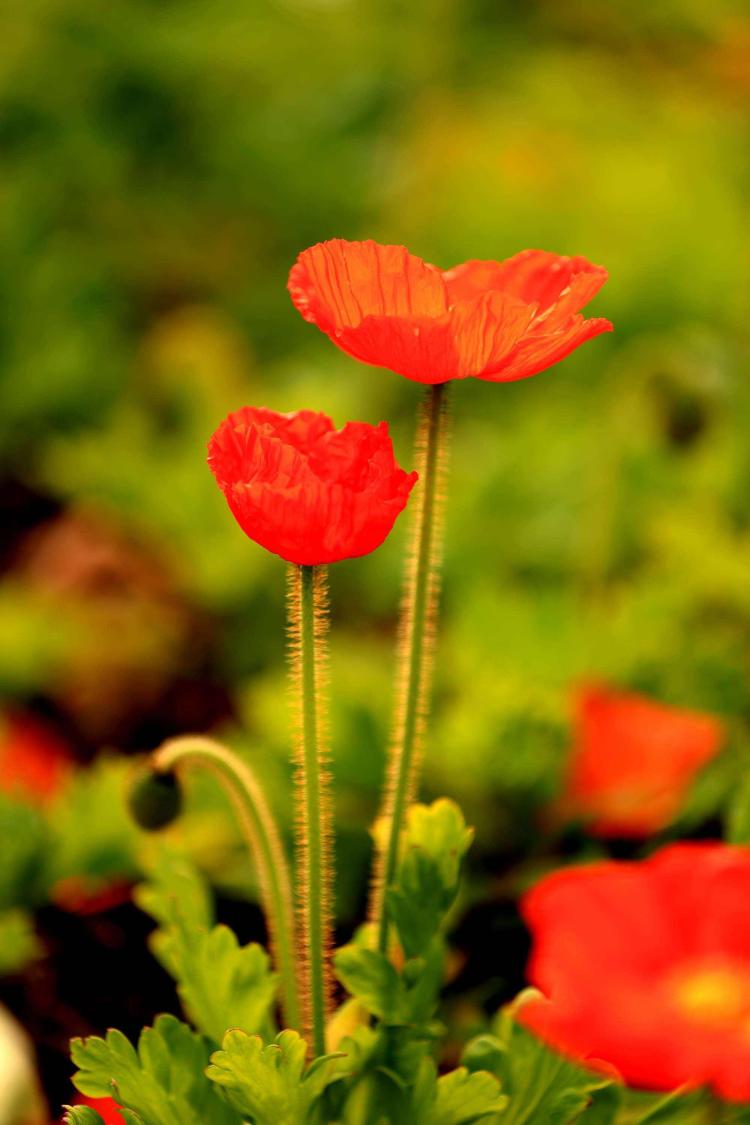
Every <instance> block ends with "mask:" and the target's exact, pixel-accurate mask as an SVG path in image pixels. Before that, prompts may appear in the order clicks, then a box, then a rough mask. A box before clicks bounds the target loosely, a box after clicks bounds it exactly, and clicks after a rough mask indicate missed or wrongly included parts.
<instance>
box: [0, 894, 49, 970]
mask: <svg viewBox="0 0 750 1125" xmlns="http://www.w3.org/2000/svg"><path fill="white" fill-rule="evenodd" d="M40 953H41V945H40V943H39V940H38V938H37V936H36V933H35V932H34V920H33V918H32V917H31V915H30V914H27V913H26V911H25V910H8V911H6V912H5V913H3V914H0V976H5V975H7V974H9V973H16V972H18V971H19V970H20V969H23V968H24V966H25V965H28V963H29V962H30V961H33V960H34V959H35V958H36V957H38V956H39V954H40Z"/></svg>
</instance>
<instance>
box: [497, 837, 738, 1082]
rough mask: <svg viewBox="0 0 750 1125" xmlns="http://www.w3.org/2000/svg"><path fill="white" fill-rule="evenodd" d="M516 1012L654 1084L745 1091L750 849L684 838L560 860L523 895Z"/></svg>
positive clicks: (546, 1035)
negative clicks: (622, 856)
mask: <svg viewBox="0 0 750 1125" xmlns="http://www.w3.org/2000/svg"><path fill="white" fill-rule="evenodd" d="M522 912H523V915H524V918H525V919H526V922H527V924H528V925H529V927H530V928H531V931H532V935H533V949H532V954H531V960H530V963H529V970H528V975H529V978H530V980H531V983H532V984H534V985H535V986H536V987H537V988H539V989H540V990H541V992H542V993H543V996H544V998H539V999H532V1000H530V1001H528V1002H526V1003H525V1004H522V1005H520V1006H519V1009H518V1012H517V1018H518V1019H519V1020H520V1021H521V1022H522V1023H523V1024H525V1025H526V1026H527V1027H529V1028H530V1029H531V1030H532V1031H535V1032H536V1033H537V1034H538V1035H539V1036H540V1037H541V1038H543V1039H545V1040H546V1041H547V1042H549V1043H550V1044H551V1045H553V1046H555V1047H557V1048H558V1049H559V1050H561V1051H562V1052H563V1053H565V1054H567V1055H569V1056H571V1057H573V1058H575V1059H577V1060H578V1061H586V1060H588V1059H590V1058H592V1057H595V1058H599V1059H603V1060H605V1061H606V1062H608V1063H610V1064H611V1065H612V1066H614V1067H615V1068H616V1069H617V1070H618V1071H619V1072H620V1074H622V1076H623V1078H624V1079H625V1081H626V1082H629V1083H630V1084H632V1085H634V1086H640V1087H644V1088H646V1089H653V1090H672V1089H676V1088H677V1087H679V1086H682V1085H690V1086H701V1085H708V1086H711V1087H713V1089H714V1090H715V1091H716V1092H717V1093H718V1094H720V1095H722V1096H723V1097H725V1098H727V1099H729V1100H732V1101H750V850H748V849H745V848H739V847H730V846H728V845H726V844H720V843H700V844H699V843H686V844H675V845H673V846H671V847H668V848H664V849H663V850H662V851H660V852H657V853H656V854H655V855H654V856H652V857H651V858H650V859H647V860H645V861H641V862H637V863H615V862H607V863H597V864H593V865H592V866H589V867H577V868H572V869H568V870H565V871H558V872H556V873H555V874H553V875H550V876H548V877H547V878H545V879H543V880H542V881H541V882H540V883H539V884H537V886H536V887H534V889H533V890H532V891H531V892H530V893H529V894H527V895H526V897H525V899H524V901H523V903H522Z"/></svg>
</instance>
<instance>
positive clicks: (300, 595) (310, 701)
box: [289, 566, 333, 1056]
mask: <svg viewBox="0 0 750 1125" xmlns="http://www.w3.org/2000/svg"><path fill="white" fill-rule="evenodd" d="M289 593H290V597H289V614H290V616H289V624H290V637H291V662H292V687H293V690H294V694H295V704H296V710H297V716H298V730H297V745H296V764H297V783H296V790H297V808H298V817H297V820H298V836H297V856H298V858H297V863H298V871H297V889H298V904H299V906H298V912H299V920H300V930H301V934H302V957H303V961H302V970H301V972H302V977H301V985H302V996H303V1005H304V1018H305V1034H306V1037H307V1038H308V1041H309V1043H310V1045H311V1047H312V1052H313V1055H314V1056H318V1055H321V1054H324V1053H325V1027H326V1020H327V1017H328V1014H329V1009H330V997H331V974H330V950H331V908H330V896H331V883H332V866H333V865H332V858H331V838H332V829H331V815H330V797H329V792H328V790H329V777H328V770H327V768H326V759H327V756H328V755H327V749H326V745H325V722H324V706H325V678H326V649H325V634H326V625H327V616H326V612H327V599H326V572H325V570H324V569H323V568H321V567H313V566H292V567H290V571H289Z"/></svg>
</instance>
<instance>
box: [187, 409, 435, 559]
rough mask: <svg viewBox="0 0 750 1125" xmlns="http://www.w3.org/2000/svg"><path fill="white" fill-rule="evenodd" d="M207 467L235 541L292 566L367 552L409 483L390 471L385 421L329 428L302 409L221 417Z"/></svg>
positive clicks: (411, 477)
mask: <svg viewBox="0 0 750 1125" xmlns="http://www.w3.org/2000/svg"><path fill="white" fill-rule="evenodd" d="M208 463H209V465H210V467H211V470H212V472H213V474H214V476H215V477H216V480H217V482H218V484H219V487H220V488H221V490H222V492H223V493H224V495H225V497H226V499H227V503H228V504H229V507H230V509H231V511H232V514H233V515H234V517H235V519H236V520H237V522H238V523H239V525H240V527H241V528H242V530H243V531H244V532H245V534H246V535H248V536H249V537H250V538H251V539H253V540H255V542H256V543H259V544H260V545H261V546H262V547H265V548H266V549H267V550H269V551H273V552H274V553H275V554H277V555H280V556H281V557H282V558H283V559H286V560H287V561H288V562H292V563H297V564H298V565H300V566H318V565H322V564H325V563H331V562H337V561H339V560H341V559H348V558H354V557H356V556H358V555H366V554H368V553H369V552H370V551H373V550H375V548H376V547H378V546H380V544H381V543H382V542H383V540H384V539H385V538H386V536H387V535H388V533H389V532H390V530H391V528H392V527H393V524H394V521H395V519H396V517H397V516H398V514H399V513H400V512H401V510H402V509H403V508H404V506H405V504H406V501H407V499H408V497H409V493H410V491H411V489H412V487H413V485H414V482H415V480H416V479H417V474H416V473H407V472H405V471H404V470H403V469H401V468H399V466H398V464H397V463H396V459H395V457H394V454H393V446H392V444H391V439H390V437H389V436H388V426H387V424H386V423H385V422H381V423H380V425H379V426H370V425H368V424H367V423H365V422H348V423H347V424H346V425H345V426H344V427H343V428H342V429H340V430H337V429H336V428H335V426H334V424H333V422H332V421H331V419H330V418H329V417H327V415H325V414H319V413H316V412H315V411H312V410H299V411H297V412H296V413H293V414H277V413H276V411H274V410H265V409H262V408H258V407H251V406H246V407H244V408H243V409H242V410H238V411H236V412H235V413H233V414H230V415H229V417H228V418H226V419H225V420H224V421H223V422H222V423H221V425H220V426H219V428H218V429H217V431H216V433H215V434H214V435H213V437H212V438H211V441H210V443H209V456H208Z"/></svg>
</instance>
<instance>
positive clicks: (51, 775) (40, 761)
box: [0, 712, 75, 804]
mask: <svg viewBox="0 0 750 1125" xmlns="http://www.w3.org/2000/svg"><path fill="white" fill-rule="evenodd" d="M74 769H75V761H74V759H73V757H72V755H71V753H70V749H69V748H68V746H67V744H66V743H65V742H63V740H62V739H60V738H59V737H58V736H57V735H56V734H55V733H54V732H53V731H52V730H50V729H49V728H48V727H47V726H46V725H45V724H44V723H42V722H40V721H39V720H38V719H36V718H35V717H34V716H33V715H27V714H23V713H21V712H18V713H11V714H6V715H3V716H2V717H0V790H2V791H3V792H5V793H10V794H14V793H17V794H19V795H20V796H23V797H25V798H26V799H27V800H31V801H32V802H34V803H37V804H44V803H46V802H48V801H50V800H52V799H53V798H54V797H56V796H57V794H58V793H59V792H60V791H61V790H62V788H63V787H64V785H65V784H66V782H67V781H68V780H69V778H70V777H71V775H72V773H73V771H74Z"/></svg>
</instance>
